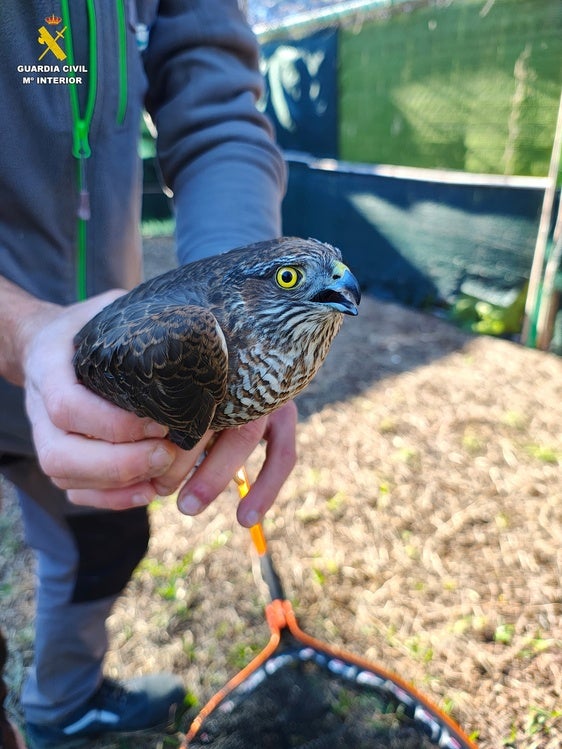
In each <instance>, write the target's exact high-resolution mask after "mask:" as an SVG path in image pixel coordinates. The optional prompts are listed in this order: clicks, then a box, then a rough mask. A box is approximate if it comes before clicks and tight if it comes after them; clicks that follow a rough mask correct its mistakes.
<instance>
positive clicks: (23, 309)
mask: <svg viewBox="0 0 562 749" xmlns="http://www.w3.org/2000/svg"><path fill="white" fill-rule="evenodd" d="M57 309H58V308H57V306H56V305H54V304H50V303H49V302H44V301H41V300H39V299H37V298H36V297H34V296H32V295H31V294H28V293H27V292H26V291H24V290H23V289H22V288H20V287H19V286H16V284H14V283H12V282H11V281H8V279H6V278H4V277H3V276H0V376H2V377H4V378H5V379H6V380H8V381H9V382H11V383H13V384H14V385H20V386H21V385H23V383H24V371H23V363H24V361H25V354H26V351H27V347H28V345H29V342H30V340H31V338H32V337H33V334H34V330H35V328H36V326H37V325H38V324H39V323H40V322H42V323H45V322H46V318H47V319H49V318H50V317H51V316H52V314H53V313H54V312H55V311H56V310H57Z"/></svg>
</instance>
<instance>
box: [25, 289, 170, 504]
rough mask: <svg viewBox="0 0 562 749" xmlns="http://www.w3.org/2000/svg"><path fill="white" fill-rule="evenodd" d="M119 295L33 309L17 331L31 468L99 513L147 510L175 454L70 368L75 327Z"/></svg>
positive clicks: (151, 428) (150, 425)
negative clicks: (33, 459) (34, 462)
mask: <svg viewBox="0 0 562 749" xmlns="http://www.w3.org/2000/svg"><path fill="white" fill-rule="evenodd" d="M120 293H122V292H119V291H113V292H107V293H106V294H102V295H100V296H97V297H93V298H92V299H89V300H88V301H86V302H83V303H79V304H75V305H72V306H70V307H59V306H56V305H52V304H44V305H36V306H35V310H34V313H33V315H29V316H28V318H27V319H26V320H25V323H24V324H23V325H22V331H23V332H22V334H21V341H20V346H21V348H22V351H23V372H24V387H25V397H26V409H27V413H28V416H29V419H30V422H31V426H32V430H33V438H34V442H35V448H36V451H37V456H38V459H39V463H40V465H41V468H42V469H43V471H44V472H45V473H46V474H47V476H49V477H50V478H51V479H52V481H53V483H54V484H55V485H56V486H58V487H59V488H61V489H65V490H67V493H68V497H69V499H70V501H71V502H74V503H75V504H80V505H89V506H93V507H99V508H104V509H125V508H127V507H132V506H135V505H139V504H147V503H148V502H149V501H150V500H151V499H153V498H154V497H155V495H156V490H155V489H154V487H153V486H152V484H151V480H152V479H153V478H155V477H156V476H159V475H162V474H164V473H165V472H166V471H167V470H168V469H169V468H170V466H171V465H172V463H173V462H174V460H175V458H176V453H177V450H176V448H175V446H174V445H171V444H170V443H169V442H168V441H167V440H165V439H164V437H165V435H166V433H167V430H166V428H165V427H162V426H160V425H158V424H156V423H154V422H153V421H151V420H149V419H145V418H139V417H138V416H136V415H135V414H132V413H129V412H127V411H124V410H123V409H120V408H118V407H117V406H114V405H113V404H111V403H109V402H108V401H106V400H104V399H103V398H100V397H99V396H97V395H95V394H94V393H92V392H90V391H89V390H87V389H86V388H85V387H84V386H83V385H80V384H79V383H78V381H77V380H76V377H75V374H74V369H73V367H72V354H73V338H74V335H75V333H76V332H77V331H78V330H79V329H80V328H81V326H82V325H83V324H84V323H85V322H86V321H87V320H89V319H90V318H91V317H92V316H93V315H95V314H96V313H97V312H98V311H99V310H100V309H102V308H103V307H104V306H105V305H107V304H109V302H111V301H112V300H113V299H115V298H116V297H117V296H119V294H120Z"/></svg>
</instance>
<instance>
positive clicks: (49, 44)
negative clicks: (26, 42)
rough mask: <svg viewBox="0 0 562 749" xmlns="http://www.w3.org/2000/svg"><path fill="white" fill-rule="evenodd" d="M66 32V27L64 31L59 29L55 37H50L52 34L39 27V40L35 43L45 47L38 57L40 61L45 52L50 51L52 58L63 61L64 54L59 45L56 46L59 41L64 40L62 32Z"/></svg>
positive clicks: (43, 27)
mask: <svg viewBox="0 0 562 749" xmlns="http://www.w3.org/2000/svg"><path fill="white" fill-rule="evenodd" d="M65 31H66V26H65V27H64V29H61V30H60V31H57V33H56V36H52V34H50V33H49V31H48V30H47V29H46V28H45V26H41V27H40V28H39V38H38V39H37V41H38V42H39V44H45V45H46V47H45V49H44V50H43V52H42V53H41V55H40V56H39V59H40V60H42V59H43V58H44V57H45V55H46V54H47V52H49V51H51V52H52V53H53V54H54V56H55V57H56V58H57V60H65V59H66V54H65V53H64V51H63V50H62V49H61V47H60V45H59V44H58V40H59V39H64V32H65Z"/></svg>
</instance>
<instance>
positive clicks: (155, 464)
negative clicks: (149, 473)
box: [149, 445, 174, 471]
mask: <svg viewBox="0 0 562 749" xmlns="http://www.w3.org/2000/svg"><path fill="white" fill-rule="evenodd" d="M173 461H174V456H173V455H172V453H171V452H170V451H169V450H167V449H166V448H165V447H163V445H159V446H158V447H156V448H155V449H154V450H153V451H152V453H151V455H150V458H149V463H150V467H151V469H153V470H155V471H165V470H166V469H168V468H169V467H170V466H171V465H172V463H173Z"/></svg>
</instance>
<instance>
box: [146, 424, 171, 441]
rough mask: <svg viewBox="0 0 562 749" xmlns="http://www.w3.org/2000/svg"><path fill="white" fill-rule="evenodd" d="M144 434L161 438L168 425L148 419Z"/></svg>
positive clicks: (165, 433)
mask: <svg viewBox="0 0 562 749" xmlns="http://www.w3.org/2000/svg"><path fill="white" fill-rule="evenodd" d="M144 434H145V436H146V437H157V438H160V439H161V438H162V437H165V436H166V435H167V434H168V427H165V426H162V424H157V423H156V422H155V421H149V422H147V424H146V425H145V427H144Z"/></svg>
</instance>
